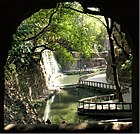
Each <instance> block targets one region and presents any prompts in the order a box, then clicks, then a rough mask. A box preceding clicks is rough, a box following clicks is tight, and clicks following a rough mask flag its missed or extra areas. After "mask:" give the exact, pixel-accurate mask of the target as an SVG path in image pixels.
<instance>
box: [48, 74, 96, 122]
mask: <svg viewBox="0 0 140 134" xmlns="http://www.w3.org/2000/svg"><path fill="white" fill-rule="evenodd" d="M78 79H79V75H64V76H62V77H61V78H59V79H58V81H57V84H56V86H60V85H61V86H62V85H65V84H76V83H77V82H78ZM95 95H99V93H97V92H95V91H94V90H92V89H84V88H66V89H61V90H60V92H59V93H58V94H57V95H55V98H54V101H53V103H52V104H51V106H50V110H49V112H50V113H49V119H51V120H52V122H53V123H61V122H62V121H66V122H67V123H79V122H83V121H84V122H94V121H96V120H99V119H97V118H94V117H93V118H91V117H88V116H78V115H77V106H78V100H79V99H81V98H84V97H90V96H95Z"/></svg>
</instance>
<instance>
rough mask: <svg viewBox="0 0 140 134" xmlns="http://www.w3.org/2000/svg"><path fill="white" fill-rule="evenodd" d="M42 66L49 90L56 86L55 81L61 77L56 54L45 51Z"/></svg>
mask: <svg viewBox="0 0 140 134" xmlns="http://www.w3.org/2000/svg"><path fill="white" fill-rule="evenodd" d="M40 64H41V67H42V70H43V74H44V77H45V80H46V87H48V89H49V88H51V87H53V86H54V80H55V79H56V78H57V77H58V76H59V75H60V73H59V71H60V69H59V66H58V63H57V61H56V59H55V56H54V53H53V52H52V51H50V50H45V51H43V53H42V61H41V62H40Z"/></svg>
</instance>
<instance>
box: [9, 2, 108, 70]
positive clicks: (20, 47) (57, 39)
mask: <svg viewBox="0 0 140 134" xmlns="http://www.w3.org/2000/svg"><path fill="white" fill-rule="evenodd" d="M66 7H67V8H66ZM68 7H72V8H74V9H77V10H82V7H81V6H80V5H79V4H77V3H75V2H74V3H68V2H67V3H64V4H59V6H58V8H57V9H41V10H40V11H39V12H37V13H35V14H33V15H32V16H31V17H29V18H27V19H26V20H25V21H23V22H22V23H21V25H20V26H19V27H18V29H17V32H16V33H15V34H14V36H13V39H14V40H13V43H12V44H13V47H12V50H11V51H9V57H8V60H7V64H15V65H16V68H20V69H22V68H21V67H22V66H24V65H28V64H30V62H32V60H35V59H34V58H33V54H32V53H33V52H32V49H33V48H34V47H36V46H39V45H42V44H43V45H47V47H49V48H50V49H51V50H53V51H56V56H57V59H58V61H59V63H60V64H61V65H62V66H63V67H64V68H65V66H66V65H67V66H68V65H70V64H71V63H72V62H74V59H73V56H72V55H71V51H77V52H80V53H81V55H82V56H83V57H87V58H89V57H90V56H91V53H92V52H93V51H92V50H93V47H94V44H96V45H98V50H99V51H102V49H103V47H102V43H103V40H104V38H105V35H106V32H105V28H104V27H103V25H102V24H101V23H100V22H99V21H97V20H96V19H95V18H94V17H89V16H87V15H86V14H82V13H79V12H76V11H74V10H71V9H70V8H68ZM55 10H57V11H56V13H55V14H53V17H52V18H51V23H50V24H49V22H50V16H51V15H52V13H53V12H54V11H55ZM99 19H101V20H103V18H101V17H100V18H99ZM48 24H49V25H48ZM47 25H48V26H47ZM45 26H47V27H46V29H45V30H44V32H42V34H39V36H36V35H37V34H38V33H40V32H41V31H42V29H43V28H44V27H45ZM34 36H36V37H35V38H33V39H32V40H30V41H24V40H26V39H28V38H31V37H34ZM34 57H37V56H35V55H34Z"/></svg>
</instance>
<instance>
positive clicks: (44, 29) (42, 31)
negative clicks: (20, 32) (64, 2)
mask: <svg viewBox="0 0 140 134" xmlns="http://www.w3.org/2000/svg"><path fill="white" fill-rule="evenodd" d="M58 7H59V5H58ZM58 7H57V8H56V10H55V11H53V12H52V14H51V15H50V18H49V22H48V25H47V26H45V27H44V28H43V29H42V30H41V31H40V32H39V33H38V34H36V35H35V36H33V37H30V38H28V39H25V40H22V41H29V40H32V39H34V38H36V37H38V36H39V35H41V34H43V33H44V32H46V31H50V30H47V28H48V27H49V26H50V24H51V22H52V18H53V15H54V14H55V13H56V12H57V9H58Z"/></svg>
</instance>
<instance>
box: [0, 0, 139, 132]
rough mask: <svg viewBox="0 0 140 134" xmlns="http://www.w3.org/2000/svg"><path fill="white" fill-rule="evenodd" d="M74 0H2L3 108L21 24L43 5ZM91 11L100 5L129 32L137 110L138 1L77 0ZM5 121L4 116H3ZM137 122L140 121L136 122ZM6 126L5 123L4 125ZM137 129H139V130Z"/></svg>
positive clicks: (0, 11)
mask: <svg viewBox="0 0 140 134" xmlns="http://www.w3.org/2000/svg"><path fill="white" fill-rule="evenodd" d="M66 1H70V2H72V1H74V0H20V1H19V0H12V1H9V0H1V1H0V27H1V28H0V46H1V48H0V65H1V68H0V76H1V79H0V85H1V86H2V87H1V91H0V94H1V96H0V102H1V105H0V106H1V107H3V94H4V65H5V63H6V59H7V55H8V50H9V49H11V42H12V35H13V33H14V32H15V31H16V28H17V26H18V25H19V24H20V23H21V22H22V21H23V20H24V19H26V18H27V17H29V16H30V15H32V14H33V13H35V12H37V11H39V10H40V9H42V8H48V9H49V8H54V7H55V6H56V4H57V3H58V2H66ZM77 2H80V3H81V4H82V6H83V7H84V9H85V12H88V10H87V7H91V6H93V7H98V8H99V9H100V13H101V14H102V15H106V16H108V17H110V18H112V19H114V20H115V21H116V22H118V23H119V24H121V25H122V26H123V31H124V32H125V33H126V35H127V39H128V41H129V43H130V44H131V49H132V54H133V57H134V60H133V67H132V78H133V80H132V88H133V101H134V103H133V109H134V108H135V107H136V108H137V106H138V102H139V101H138V100H139V98H138V91H139V87H138V85H139V80H138V78H139V75H138V72H139V67H138V62H139V54H138V53H139V44H138V43H139V41H138V40H139V39H138V28H139V20H138V5H139V1H138V0H124V1H122V0H113V1H111V0H92V1H87V0H77ZM138 114H139V112H138V110H134V115H135V116H134V124H133V126H135V129H134V130H137V129H138V128H139V126H138V124H136V123H138V118H137V117H138ZM0 120H1V123H2V122H3V116H2V117H1V118H0ZM135 122H136V123H135ZM0 126H1V128H3V125H0ZM136 128H137V129H136Z"/></svg>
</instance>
